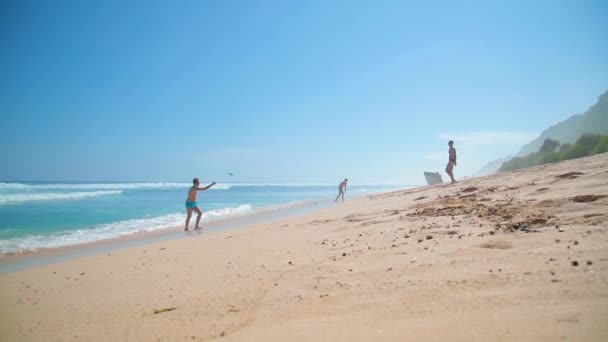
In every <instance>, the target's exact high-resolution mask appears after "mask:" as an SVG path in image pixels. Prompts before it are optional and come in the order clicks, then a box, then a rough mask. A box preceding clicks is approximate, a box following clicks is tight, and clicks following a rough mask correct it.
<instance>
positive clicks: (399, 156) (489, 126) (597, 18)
mask: <svg viewBox="0 0 608 342" xmlns="http://www.w3.org/2000/svg"><path fill="white" fill-rule="evenodd" d="M423 3H424V4H423ZM606 18H608V2H607V1H601V0H600V1H584V0H581V1H556V0H551V1H487V0H486V1H445V2H444V1H428V2H423V1H416V2H408V1H213V2H212V1H178V2H175V1H166V2H163V1H10V0H9V1H2V2H1V3H0V44H1V45H0V75H1V82H0V179H3V180H107V181H115V180H116V181H118V180H122V181H130V180H152V181H156V180H185V181H188V180H189V179H191V178H192V177H193V176H198V177H201V179H205V180H212V179H215V180H218V181H230V180H232V181H276V182H335V181H339V180H340V179H342V178H344V177H349V178H350V179H351V180H352V181H353V182H354V183H370V182H382V183H390V182H399V183H409V184H411V183H414V184H420V183H423V182H424V179H423V177H422V172H423V171H425V170H428V171H432V170H437V171H441V170H443V168H444V167H445V163H446V161H447V139H448V138H452V139H454V140H455V142H456V148H457V150H458V154H459V165H458V167H457V168H456V171H455V172H456V175H457V176H463V175H470V174H472V173H473V172H475V171H477V170H478V169H479V167H481V166H483V164H485V163H486V162H487V161H489V160H492V159H496V158H500V157H504V156H506V155H507V154H509V153H515V152H517V151H518V149H519V147H521V145H522V144H524V143H526V142H528V141H529V140H531V138H534V136H535V135H537V134H538V133H540V132H541V131H542V130H543V129H545V128H546V127H548V126H549V125H551V124H554V123H557V122H558V121H561V120H563V119H565V118H567V117H569V116H570V115H572V114H576V113H581V112H583V111H584V110H586V109H587V108H588V107H589V106H590V105H592V104H593V103H594V102H595V101H596V99H597V96H598V95H600V94H601V93H602V92H604V91H606V90H607V89H608V62H607V61H608V38H607V37H608V20H606ZM228 171H231V172H234V173H235V174H236V177H234V178H229V177H227V176H226V172H228Z"/></svg>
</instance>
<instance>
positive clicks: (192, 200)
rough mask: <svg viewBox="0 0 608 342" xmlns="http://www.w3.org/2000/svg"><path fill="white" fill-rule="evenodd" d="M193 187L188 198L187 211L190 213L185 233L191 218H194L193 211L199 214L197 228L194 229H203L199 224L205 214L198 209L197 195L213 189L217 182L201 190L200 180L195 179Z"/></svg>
mask: <svg viewBox="0 0 608 342" xmlns="http://www.w3.org/2000/svg"><path fill="white" fill-rule="evenodd" d="M192 184H193V185H192V187H191V188H190V191H188V198H187V199H186V211H187V213H188V216H187V217H186V229H184V231H188V224H189V223H190V217H191V216H192V210H194V211H196V213H197V215H198V216H197V217H196V226H195V227H194V229H195V230H196V229H201V227H199V226H198V223H199V222H200V221H201V215H203V212H201V210H200V209H199V208H198V205H197V204H196V194H197V193H198V191H199V190H202V191H205V190H209V188H211V187H212V186H214V185H215V182H213V183H211V184H209V185H207V186H206V187H204V188H199V187H198V186H199V185H200V184H201V183H200V182H199V181H198V178H194V179H193V180H192Z"/></svg>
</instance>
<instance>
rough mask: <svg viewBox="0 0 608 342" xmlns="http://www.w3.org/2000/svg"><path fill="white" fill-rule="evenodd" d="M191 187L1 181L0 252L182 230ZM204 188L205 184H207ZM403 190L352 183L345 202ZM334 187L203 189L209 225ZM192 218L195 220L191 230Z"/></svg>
mask: <svg viewBox="0 0 608 342" xmlns="http://www.w3.org/2000/svg"><path fill="white" fill-rule="evenodd" d="M190 185H191V184H189V183H177V182H155V183H101V182H98V183H73V182H63V183H46V182H19V183H14V182H4V183H0V253H3V254H4V253H15V252H23V251H32V250H36V249H39V248H53V247H62V246H68V245H74V244H79V243H87V242H93V241H98V240H103V239H108V238H113V237H118V236H124V235H129V234H133V233H136V232H141V231H153V230H160V229H166V228H171V227H176V226H182V225H183V224H184V221H185V208H184V202H185V199H186V195H187V191H188V188H189V187H190ZM202 185H203V186H204V185H205V184H202ZM396 188H397V186H388V185H364V186H357V185H353V186H349V187H348V189H347V197H354V196H361V195H364V194H366V193H370V192H381V191H389V190H393V189H396ZM336 195H337V186H336V185H333V184H332V185H328V184H238V183H233V184H228V183H227V184H218V185H216V186H215V187H214V188H212V189H211V190H209V191H204V192H199V195H198V198H197V201H198V203H199V206H200V207H201V209H203V211H204V215H203V222H209V221H213V220H217V219H221V218H230V217H235V216H240V215H245V214H251V213H254V212H256V211H261V210H266V209H273V208H278V207H281V206H287V205H290V204H293V203H296V202H301V201H310V200H333V199H334V198H335V196H336ZM193 226H194V221H193V222H191V228H192V227H193Z"/></svg>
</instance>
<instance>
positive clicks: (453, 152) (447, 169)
mask: <svg viewBox="0 0 608 342" xmlns="http://www.w3.org/2000/svg"><path fill="white" fill-rule="evenodd" d="M448 146H450V151H449V152H448V153H449V155H450V160H449V161H448V166H446V167H445V172H447V174H448V175H449V176H450V178H451V179H452V184H454V183H456V180H455V179H454V174H453V173H452V171H453V170H454V166H456V149H455V148H454V147H453V146H454V142H453V141H452V140H450V142H449V143H448Z"/></svg>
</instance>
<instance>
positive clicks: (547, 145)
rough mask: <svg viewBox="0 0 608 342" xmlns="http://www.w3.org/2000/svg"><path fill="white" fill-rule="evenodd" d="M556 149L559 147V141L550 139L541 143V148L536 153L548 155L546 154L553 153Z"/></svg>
mask: <svg viewBox="0 0 608 342" xmlns="http://www.w3.org/2000/svg"><path fill="white" fill-rule="evenodd" d="M558 147H559V141H557V140H553V139H551V138H547V139H545V141H544V142H543V144H542V146H541V147H540V149H539V150H538V151H539V152H542V153H548V152H553V151H555V150H556V149H557V148H558Z"/></svg>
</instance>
